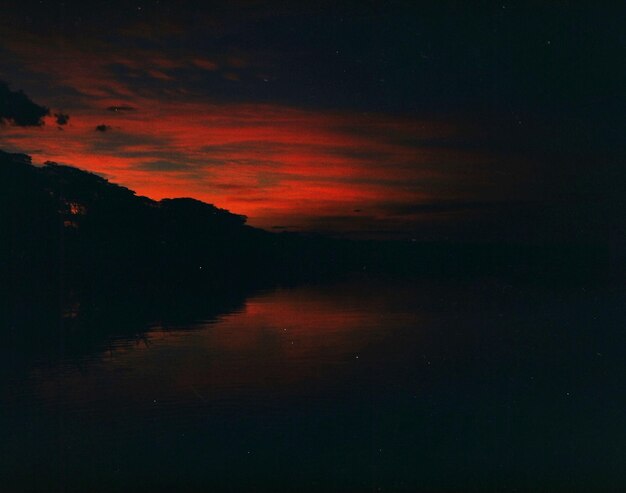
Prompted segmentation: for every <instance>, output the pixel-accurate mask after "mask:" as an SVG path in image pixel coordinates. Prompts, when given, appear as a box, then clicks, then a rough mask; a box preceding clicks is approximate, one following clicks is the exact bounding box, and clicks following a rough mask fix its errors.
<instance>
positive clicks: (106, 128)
mask: <svg viewBox="0 0 626 493" xmlns="http://www.w3.org/2000/svg"><path fill="white" fill-rule="evenodd" d="M109 130H111V126H110V125H104V124H102V125H97V126H96V132H108V131H109Z"/></svg>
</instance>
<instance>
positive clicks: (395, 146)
mask: <svg viewBox="0 0 626 493" xmlns="http://www.w3.org/2000/svg"><path fill="white" fill-rule="evenodd" d="M198 4H199V2H198V3H196V2H180V1H176V2H173V1H150V2H140V1H138V2H110V1H107V2H71V1H70V2H49V1H45V0H42V1H38V2H28V1H26V2H8V6H7V7H5V8H4V11H3V16H2V19H1V20H0V35H1V36H2V40H3V42H2V44H1V45H0V80H3V81H5V82H6V83H8V84H9V87H10V89H11V90H12V91H17V90H23V91H24V92H25V94H26V95H27V96H28V97H29V98H31V99H32V101H34V102H35V103H36V104H37V105H40V106H45V107H46V108H50V112H49V115H48V116H46V117H44V118H43V120H42V122H44V123H45V124H44V125H17V123H20V121H18V119H15V118H12V117H11V115H7V114H0V116H2V117H4V120H5V122H6V125H4V126H2V127H0V147H2V148H4V149H5V150H12V151H21V152H27V153H30V154H32V155H33V157H34V159H35V161H37V162H43V161H45V160H48V159H50V160H54V161H58V162H63V163H67V164H74V165H76V166H79V167H82V168H85V169H89V170H91V171H94V172H97V173H100V174H102V175H104V176H106V177H107V178H109V179H111V180H112V181H115V182H118V183H121V184H123V185H125V186H128V187H130V188H133V189H135V190H137V192H138V193H140V194H144V195H148V196H151V197H153V198H161V197H166V196H193V197H196V198H199V199H202V200H205V201H208V202H212V203H215V204H216V205H218V206H221V207H226V208H228V209H231V210H233V211H234V212H238V213H243V214H246V215H248V216H249V222H250V223H251V224H253V225H257V226H261V227H265V228H273V229H275V230H279V229H292V230H314V231H322V232H329V231H330V232H334V233H337V234H344V235H352V236H364V235H365V236H379V237H411V238H412V237H415V238H438V239H441V238H449V239H457V238H462V239H519V238H520V237H522V238H527V239H529V240H531V241H532V240H545V239H563V238H565V239H572V238H576V239H581V240H585V241H587V240H589V239H598V238H605V237H607V235H608V236H614V235H616V234H617V233H618V232H619V230H620V228H622V230H621V231H622V233H623V227H622V224H623V221H622V220H623V218H624V215H623V210H624V209H625V207H624V199H623V192H624V187H623V183H624V181H625V180H624V177H625V172H624V171H623V166H624V155H625V154H626V153H625V149H624V147H625V144H624V141H625V139H624V130H625V126H624V117H623V115H624V114H626V107H625V105H624V100H625V99H624V90H625V88H626V34H625V33H626V30H625V29H624V28H623V27H622V24H623V19H624V18H626V15H624V14H626V9H625V8H617V7H613V8H604V7H601V6H594V7H587V8H580V7H579V6H578V5H577V4H578V3H574V2H565V1H562V2H551V3H550V6H546V5H541V3H540V2H537V3H535V4H531V3H529V2H523V3H522V2H507V1H502V2H478V3H472V5H471V6H469V5H468V3H467V2H431V3H430V5H425V4H422V3H420V2H376V1H362V2H351V3H345V2H314V3H310V4H307V5H304V6H303V5H296V4H295V3H294V2H260V1H259V2H255V1H249V2H246V1H235V2H209V3H203V4H202V6H199V5H198ZM5 92H6V91H5ZM10 94H14V93H10ZM31 110H32V108H31ZM5 113H6V112H5ZM33 114H34V115H35V119H37V116H36V115H37V111H36V110H35V112H34V113H32V111H31V113H30V114H29V115H30V116H31V117H32V115H33ZM24 121H27V120H23V121H22V123H23V122H24ZM35 123H36V122H35Z"/></svg>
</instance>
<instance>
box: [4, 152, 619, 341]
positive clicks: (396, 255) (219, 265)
mask: <svg viewBox="0 0 626 493" xmlns="http://www.w3.org/2000/svg"><path fill="white" fill-rule="evenodd" d="M0 180H1V181H0V183H1V186H2V187H3V192H2V194H0V201H1V202H0V231H1V232H2V236H1V240H0V276H1V277H2V283H1V287H0V290H1V292H0V312H1V315H2V316H1V317H0V321H1V322H0V323H2V327H3V331H2V332H3V334H5V335H6V334H7V333H9V334H10V335H11V334H12V335H11V337H18V339H19V338H20V337H23V336H25V334H28V333H29V331H30V330H33V329H32V328H33V327H37V326H48V325H49V324H50V320H61V319H63V320H65V321H66V322H64V325H63V327H62V328H61V329H59V330H61V332H63V331H65V330H67V328H68V327H74V326H76V325H77V322H76V319H78V320H79V321H80V320H86V321H88V322H86V324H87V325H88V326H89V327H90V328H92V327H94V320H102V319H103V313H104V312H103V308H102V307H105V310H106V313H107V314H111V313H117V314H118V315H119V317H117V319H116V320H119V319H126V318H128V317H132V316H137V317H138V318H140V319H141V320H144V321H148V320H150V319H154V318H168V317H174V318H176V317H181V318H198V317H211V316H215V315H216V314H218V313H221V312H222V311H223V309H225V310H226V311H228V309H229V308H228V307H233V306H239V305H240V304H241V303H242V302H243V301H242V300H244V299H245V297H246V295H248V294H249V293H250V292H252V291H254V290H257V289H261V288H264V287H271V286H274V285H277V284H289V283H297V282H302V281H311V280H315V279H320V278H325V277H328V276H336V275H338V274H346V273H354V272H358V273H360V274H361V275H377V276H390V277H392V278H397V277H398V276H403V277H407V276H408V277H413V276H437V277H442V276H443V277H444V278H449V277H450V276H455V277H458V276H464V277H467V276H485V275H486V276H490V275H498V276H500V275H503V274H505V275H507V276H518V277H523V278H525V279H530V280H535V281H537V280H538V281H539V282H548V281H554V280H556V281H557V282H570V281H571V280H572V279H574V278H584V279H588V278H589V277H590V276H597V275H598V274H603V273H605V272H606V271H608V270H609V269H610V265H609V264H610V262H609V260H610V258H609V257H610V255H609V254H608V251H607V250H606V249H604V248H602V246H601V245H597V244H594V245H579V244H549V245H536V244H535V245H529V244H525V243H523V242H519V243H516V244H510V243H509V244H489V245H486V244H462V243H451V242H439V243H432V242H430V243H420V242H412V241H404V242H402V241H395V242H393V241H355V240H340V239H333V238H328V237H324V236H320V235H302V234H297V233H286V232H283V233H272V232H268V231H264V230H261V229H257V228H253V227H251V226H248V225H246V218H245V217H244V216H241V215H237V214H233V213H231V212H229V211H226V210H224V209H219V208H217V207H215V206H213V205H210V204H206V203H203V202H200V201H198V200H194V199H190V198H180V199H164V200H160V201H155V200H151V199H149V198H146V197H141V196H137V195H136V194H135V193H134V192H133V191H131V190H129V189H127V188H124V187H122V186H119V185H115V184H113V183H110V182H109V181H107V180H106V179H104V178H102V177H100V176H97V175H95V174H92V173H88V172H85V171H82V170H79V169H77V168H73V167H70V166H64V165H59V164H56V163H52V162H48V163H45V165H44V166H34V165H33V164H32V162H31V158H30V157H29V156H27V155H25V154H12V153H7V152H3V151H0ZM207 300H212V301H211V302H209V301H207ZM213 302H215V303H213ZM211 303H213V305H214V306H212V307H210V308H207V306H209V305H211ZM223 307H226V308H223ZM78 325H80V324H78ZM101 325H102V324H101ZM104 325H106V324H104ZM109 325H112V326H117V325H119V324H118V323H117V322H115V323H111V324H109ZM23 327H28V328H29V329H23ZM90 330H91V329H90ZM103 332H106V329H103Z"/></svg>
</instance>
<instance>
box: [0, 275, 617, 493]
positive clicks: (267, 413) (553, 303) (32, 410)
mask: <svg viewBox="0 0 626 493" xmlns="http://www.w3.org/2000/svg"><path fill="white" fill-rule="evenodd" d="M621 300H623V298H622V296H621V293H619V292H605V293H602V296H599V295H598V293H595V294H594V295H593V296H591V295H590V293H589V292H588V291H585V290H581V289H578V288H573V289H570V290H552V291H551V290H549V289H547V288H537V287H536V286H535V287H528V286H527V287H519V286H513V285H511V284H508V283H505V282H501V281H494V280H481V281H472V282H464V283H453V282H450V281H447V282H438V283H436V282H434V281H432V280H431V281H428V282H426V281H425V282H423V283H415V282H413V283H406V284H402V283H399V282H397V281H396V282H394V283H390V282H381V281H372V280H369V281H367V282H365V281H363V280H359V281H358V282H337V283H335V284H325V285H321V284H320V285H309V286H300V287H297V288H283V289H278V290H273V291H267V292H257V293H255V294H252V295H251V296H250V297H248V298H247V299H244V301H242V302H240V303H234V304H232V303H231V304H230V305H228V306H229V307H230V309H229V310H227V309H223V310H221V311H220V310H215V309H211V310H204V311H203V310H200V311H195V310H186V311H185V313H187V314H191V313H193V314H198V313H204V314H205V315H208V316H201V317H198V318H195V319H194V320H193V321H190V320H189V319H187V320H185V318H184V317H179V318H177V317H167V318H164V317H162V318H159V319H158V320H159V321H158V322H152V323H151V324H148V325H145V323H143V322H142V323H139V324H138V326H135V328H134V329H133V330H126V329H125V330H120V331H118V332H117V334H118V335H117V336H115V337H111V336H107V337H106V338H104V339H99V340H100V341H101V342H102V341H105V342H104V343H101V344H98V345H96V346H92V347H93V348H94V350H92V351H86V350H83V351H82V352H80V353H79V354H68V353H66V354H65V356H64V357H62V358H52V359H50V358H44V357H41V354H39V356H38V357H37V358H31V359H28V360H25V361H22V362H21V363H20V365H17V366H11V365H10V364H8V363H7V361H5V362H4V363H3V368H4V373H5V378H4V381H5V382H7V385H6V386H5V390H6V392H4V399H3V400H4V404H3V406H2V422H3V426H2V428H1V430H2V437H1V438H2V443H3V444H4V446H3V448H4V450H5V453H4V454H3V461H2V464H1V465H0V468H1V469H0V473H1V474H2V477H4V478H7V479H6V482H5V483H6V484H8V485H10V486H11V489H10V490H11V491H12V490H15V491H55V490H56V491H172V490H175V491H320V490H322V491H372V490H373V491H378V490H379V489H380V491H416V490H423V491H449V490H464V491H468V490H470V491H471V490H474V491H485V490H487V491H493V490H494V489H495V490H498V489H499V488H505V489H506V488H509V489H510V488H518V489H521V490H529V489H536V488H537V487H538V485H544V484H548V483H550V481H552V484H555V485H557V486H558V488H561V489H562V488H563V487H568V488H572V489H576V488H579V489H582V487H583V486H584V487H585V488H590V487H592V486H593V487H594V488H595V489H597V487H598V486H602V485H603V484H604V485H605V486H607V485H609V484H608V481H609V480H610V481H611V484H610V486H615V478H616V477H617V476H616V472H617V469H615V468H616V467H617V466H618V464H617V463H616V462H615V460H614V457H616V455H615V453H614V452H611V451H610V450H609V449H608V448H607V444H609V445H610V446H611V447H613V448H612V450H613V451H615V450H617V451H624V447H623V443H625V442H624V441H623V440H622V439H623V438H626V437H625V436H624V432H623V428H621V427H619V426H618V425H619V419H618V417H619V412H618V411H619V409H621V407H620V404H622V403H623V399H616V398H615V396H616V395H618V389H620V388H621V378H620V375H621V374H623V369H624V367H623V363H618V362H620V361H621V360H620V359H619V356H618V354H617V353H616V351H615V347H616V344H615V343H616V342H619V341H620V340H621V339H619V338H620V337H622V339H623V335H622V336H619V334H620V332H619V331H618V330H617V327H618V326H619V321H620V320H621V321H623V320H625V319H626V317H625V316H624V306H625V305H624V304H622V303H621ZM213 302H215V300H213ZM168 313H171V312H168ZM82 316H83V315H82V314H80V316H78V317H75V319H80V318H81V317H82ZM91 320H93V318H92V319H91ZM106 320H111V318H108V319H106ZM129 320H131V321H132V320H144V319H143V318H142V317H139V318H133V316H132V315H131V314H129ZM81 323H82V325H81V327H86V326H85V322H84V321H83V322H81ZM616 324H617V325H616ZM131 325H132V324H131ZM108 333H109V334H111V333H112V332H111V331H109V332H108ZM599 355H600V356H599ZM16 368H17V369H19V371H16ZM7 375H8V376H7ZM620 430H621V431H620ZM593 457H595V458H596V461H595V462H594V461H592V463H595V464H598V465H597V466H596V467H595V469H593V470H589V469H586V470H584V469H578V470H576V468H575V467H574V466H575V465H576V464H578V463H583V464H588V463H590V461H591V459H592V458H593ZM600 457H601V458H603V461H602V462H601V463H600V462H598V461H597V458H600ZM603 481H604V483H603ZM592 489H593V488H592Z"/></svg>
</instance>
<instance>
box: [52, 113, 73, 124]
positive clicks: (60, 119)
mask: <svg viewBox="0 0 626 493" xmlns="http://www.w3.org/2000/svg"><path fill="white" fill-rule="evenodd" d="M54 116H55V118H56V119H57V125H67V122H69V120H70V115H66V114H63V113H55V114H54Z"/></svg>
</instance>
